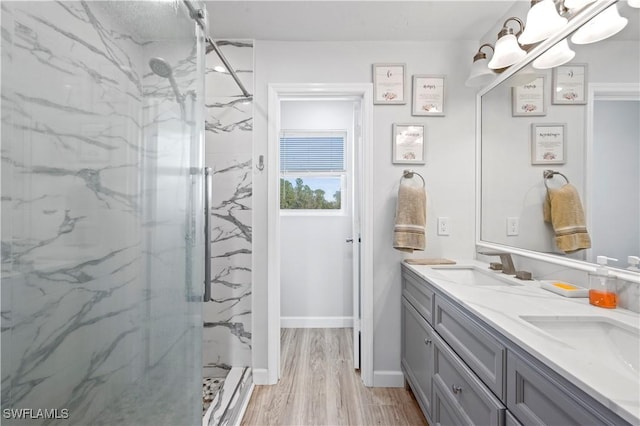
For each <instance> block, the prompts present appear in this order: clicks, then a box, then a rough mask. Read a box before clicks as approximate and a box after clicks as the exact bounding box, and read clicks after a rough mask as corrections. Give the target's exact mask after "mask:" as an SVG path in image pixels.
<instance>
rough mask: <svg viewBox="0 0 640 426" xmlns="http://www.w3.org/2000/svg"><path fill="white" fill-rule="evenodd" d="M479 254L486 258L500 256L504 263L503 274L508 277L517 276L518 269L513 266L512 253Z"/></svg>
mask: <svg viewBox="0 0 640 426" xmlns="http://www.w3.org/2000/svg"><path fill="white" fill-rule="evenodd" d="M478 254H483V255H485V256H500V262H501V263H502V273H503V274H507V275H515V274H516V267H515V266H514V265H513V259H512V258H511V253H505V252H492V251H479V252H478Z"/></svg>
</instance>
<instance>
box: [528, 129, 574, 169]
mask: <svg viewBox="0 0 640 426" xmlns="http://www.w3.org/2000/svg"><path fill="white" fill-rule="evenodd" d="M566 140H567V125H566V124H564V123H544V124H535V123H534V124H532V125H531V164H564V163H566V162H567V144H566Z"/></svg>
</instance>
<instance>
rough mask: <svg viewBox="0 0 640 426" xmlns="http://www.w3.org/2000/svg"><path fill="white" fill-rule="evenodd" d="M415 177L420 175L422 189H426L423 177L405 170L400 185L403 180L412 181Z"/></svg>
mask: <svg viewBox="0 0 640 426" xmlns="http://www.w3.org/2000/svg"><path fill="white" fill-rule="evenodd" d="M413 175H418V177H420V179H422V187H423V188H424V186H425V182H424V178H423V177H422V175H421V174H420V173H418V172H414V171H413V170H409V169H407V170H404V171H403V172H402V177H401V178H400V183H402V179H412V178H413Z"/></svg>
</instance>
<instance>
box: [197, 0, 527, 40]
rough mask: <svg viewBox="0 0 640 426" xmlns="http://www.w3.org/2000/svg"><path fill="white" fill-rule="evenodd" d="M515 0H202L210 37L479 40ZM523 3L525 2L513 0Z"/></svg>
mask: <svg viewBox="0 0 640 426" xmlns="http://www.w3.org/2000/svg"><path fill="white" fill-rule="evenodd" d="M514 1H515V0H490V1H488V0H414V1H380V0H377V1H376V0H374V1H352V0H342V1H335V0H306V1H302V0H289V1H270V0H262V1H260V0H258V1H241V0H235V1H233V0H232V1H219V0H213V1H206V2H205V3H206V5H207V10H208V12H209V23H210V29H209V33H210V34H211V36H212V38H214V39H221V38H227V39H257V40H287V41H367V40H371V41H380V40H390V41H399V40H415V41H424V40H437V41H442V40H479V39H480V38H481V37H482V36H483V35H484V34H485V33H486V32H487V30H488V29H490V28H491V26H493V25H494V24H495V23H496V22H497V21H498V19H499V18H500V17H501V16H503V15H504V14H505V13H506V12H507V11H508V10H509V9H510V8H511V6H513V4H514ZM519 1H527V3H528V0H519Z"/></svg>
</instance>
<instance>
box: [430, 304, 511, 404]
mask: <svg viewBox="0 0 640 426" xmlns="http://www.w3.org/2000/svg"><path fill="white" fill-rule="evenodd" d="M434 317H435V319H434V324H435V329H436V331H437V332H438V334H440V336H442V338H443V339H444V340H445V341H446V342H447V344H448V345H449V346H451V348H452V349H453V350H454V351H455V352H456V353H457V354H458V355H459V356H460V358H462V359H463V360H464V362H465V363H466V364H467V365H468V366H469V367H470V368H471V369H472V370H473V371H474V372H475V374H476V375H477V376H478V377H479V378H480V379H482V381H483V382H484V383H485V384H486V385H487V386H488V387H489V389H491V390H492V391H493V393H495V394H496V395H497V396H498V397H499V398H504V368H505V360H506V357H505V348H504V345H501V344H500V342H498V340H497V339H496V338H495V337H493V336H492V335H491V334H490V333H489V332H487V331H486V330H484V328H482V327H481V326H480V325H478V324H477V323H476V322H475V321H473V320H472V319H471V318H470V317H469V316H467V315H466V314H465V313H464V312H463V311H462V310H461V309H460V308H458V307H456V306H455V305H454V304H453V303H451V302H449V301H448V300H447V299H445V298H444V297H438V298H437V299H436V302H435V310H434Z"/></svg>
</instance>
